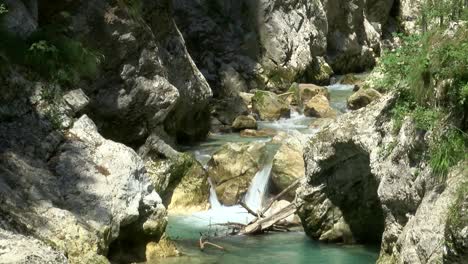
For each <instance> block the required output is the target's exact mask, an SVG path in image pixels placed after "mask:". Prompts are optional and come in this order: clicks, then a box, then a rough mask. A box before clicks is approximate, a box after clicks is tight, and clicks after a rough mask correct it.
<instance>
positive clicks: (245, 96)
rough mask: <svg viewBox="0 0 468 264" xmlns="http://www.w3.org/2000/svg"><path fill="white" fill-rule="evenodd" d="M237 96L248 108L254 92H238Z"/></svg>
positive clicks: (250, 105) (250, 106)
mask: <svg viewBox="0 0 468 264" xmlns="http://www.w3.org/2000/svg"><path fill="white" fill-rule="evenodd" d="M239 97H240V98H242V100H244V104H245V105H247V107H248V108H249V109H250V108H252V98H253V97H254V94H252V93H244V92H240V93H239Z"/></svg>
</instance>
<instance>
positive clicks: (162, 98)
mask: <svg viewBox="0 0 468 264" xmlns="http://www.w3.org/2000/svg"><path fill="white" fill-rule="evenodd" d="M116 89H119V90H120V91H116ZM115 94H118V95H115ZM179 98H180V94H179V91H178V90H177V88H176V87H174V86H173V85H172V84H171V83H169V82H168V81H167V80H166V79H164V78H162V77H155V78H154V79H147V78H145V77H137V78H136V79H135V80H134V81H133V85H132V87H131V89H130V91H129V92H128V93H126V92H124V90H123V88H122V87H115V88H114V89H111V90H109V89H102V90H99V93H98V95H97V96H96V97H95V98H94V104H93V112H94V113H95V115H98V116H99V117H107V118H110V119H114V120H115V122H112V123H108V122H105V123H102V124H101V126H102V129H101V130H102V131H103V134H104V135H105V136H106V137H109V138H112V139H115V140H117V141H119V142H123V143H126V144H129V143H132V142H135V141H141V140H146V138H147V137H148V136H149V134H150V133H151V132H152V129H154V128H156V127H158V126H163V122H164V120H165V119H166V117H167V116H168V114H169V113H170V112H171V111H172V110H173V109H174V107H176V104H177V102H178V100H179ZM115 101H118V102H119V103H118V104H116V103H115ZM123 123H125V124H126V126H125V127H120V126H121V124H123Z"/></svg>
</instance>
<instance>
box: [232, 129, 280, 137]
mask: <svg viewBox="0 0 468 264" xmlns="http://www.w3.org/2000/svg"><path fill="white" fill-rule="evenodd" d="M276 133H278V132H277V131H276V130H274V129H271V128H265V129H259V130H253V129H244V130H242V131H241V132H240V136H241V137H247V138H249V137H273V136H275V135H276Z"/></svg>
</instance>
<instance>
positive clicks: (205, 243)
mask: <svg viewBox="0 0 468 264" xmlns="http://www.w3.org/2000/svg"><path fill="white" fill-rule="evenodd" d="M205 245H209V246H213V247H215V248H217V249H220V250H225V249H224V248H223V247H222V246H220V245H216V244H215V243H211V242H209V241H203V236H200V250H201V251H203V250H204V249H205Z"/></svg>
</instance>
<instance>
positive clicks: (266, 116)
mask: <svg viewBox="0 0 468 264" xmlns="http://www.w3.org/2000/svg"><path fill="white" fill-rule="evenodd" d="M252 109H253V111H254V112H255V113H256V114H258V115H259V117H260V119H261V120H265V121H274V120H278V119H280V118H282V117H289V116H290V114H291V110H290V109H289V106H288V105H287V104H286V103H285V102H284V101H282V100H281V99H280V98H279V97H278V96H277V95H276V94H274V93H272V92H268V91H257V92H256V93H255V95H254V97H253V98H252Z"/></svg>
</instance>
